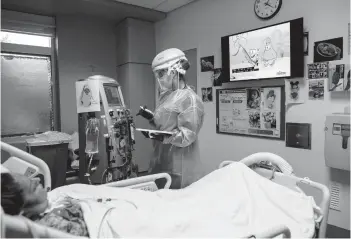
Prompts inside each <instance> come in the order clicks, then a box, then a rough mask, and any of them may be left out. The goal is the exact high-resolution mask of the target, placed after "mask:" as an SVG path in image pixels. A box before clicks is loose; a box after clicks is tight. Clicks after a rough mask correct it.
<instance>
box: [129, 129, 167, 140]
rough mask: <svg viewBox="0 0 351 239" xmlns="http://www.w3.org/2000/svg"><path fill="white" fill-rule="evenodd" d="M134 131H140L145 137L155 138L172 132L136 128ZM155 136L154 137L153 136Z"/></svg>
mask: <svg viewBox="0 0 351 239" xmlns="http://www.w3.org/2000/svg"><path fill="white" fill-rule="evenodd" d="M135 130H136V131H140V132H141V133H142V134H143V135H144V136H145V137H146V138H149V139H155V138H156V137H157V136H161V137H163V136H172V135H173V133H172V132H168V131H161V130H153V129H140V128H136V129H135ZM155 136H156V137H155Z"/></svg>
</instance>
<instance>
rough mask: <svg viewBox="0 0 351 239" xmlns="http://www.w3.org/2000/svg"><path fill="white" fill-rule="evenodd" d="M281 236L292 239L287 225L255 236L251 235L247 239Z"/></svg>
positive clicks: (272, 228)
mask: <svg viewBox="0 0 351 239" xmlns="http://www.w3.org/2000/svg"><path fill="white" fill-rule="evenodd" d="M280 235H282V236H283V238H291V232H290V229H289V228H288V227H287V226H285V225H278V226H275V227H271V228H269V229H266V230H264V231H262V232H258V233H255V235H250V236H248V237H246V238H275V237H277V236H280Z"/></svg>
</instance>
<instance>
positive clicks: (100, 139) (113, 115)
mask: <svg viewBox="0 0 351 239" xmlns="http://www.w3.org/2000/svg"><path fill="white" fill-rule="evenodd" d="M76 97H77V111H78V128H79V178H80V181H81V183H90V184H103V183H108V182H113V181H118V180H123V179H127V178H130V177H137V174H138V166H137V165H136V164H134V162H133V160H132V151H133V150H134V149H133V146H134V144H135V141H134V122H133V117H132V116H131V114H130V110H129V109H127V108H126V106H125V104H124V100H123V95H122V92H121V88H120V85H119V84H118V83H117V81H115V80H114V79H111V78H108V77H105V76H99V75H97V76H92V77H89V78H88V79H86V80H79V81H77V82H76Z"/></svg>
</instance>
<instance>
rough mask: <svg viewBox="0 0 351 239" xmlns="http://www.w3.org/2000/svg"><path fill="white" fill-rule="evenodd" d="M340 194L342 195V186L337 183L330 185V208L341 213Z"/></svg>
mask: <svg viewBox="0 0 351 239" xmlns="http://www.w3.org/2000/svg"><path fill="white" fill-rule="evenodd" d="M340 194H341V184H340V183H337V182H331V184H330V205H329V208H330V209H333V210H336V211H341V209H340Z"/></svg>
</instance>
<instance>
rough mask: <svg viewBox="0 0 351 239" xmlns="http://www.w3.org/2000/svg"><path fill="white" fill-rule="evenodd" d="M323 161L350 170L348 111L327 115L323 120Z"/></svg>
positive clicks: (331, 165)
mask: <svg viewBox="0 0 351 239" xmlns="http://www.w3.org/2000/svg"><path fill="white" fill-rule="evenodd" d="M324 155H325V163H326V165H327V166H328V167H331V168H336V169H341V170H347V171H350V111H349V110H347V109H345V112H344V113H335V114H331V115H327V117H326V121H325V143H324Z"/></svg>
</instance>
